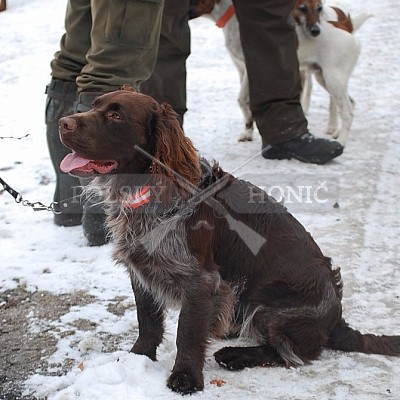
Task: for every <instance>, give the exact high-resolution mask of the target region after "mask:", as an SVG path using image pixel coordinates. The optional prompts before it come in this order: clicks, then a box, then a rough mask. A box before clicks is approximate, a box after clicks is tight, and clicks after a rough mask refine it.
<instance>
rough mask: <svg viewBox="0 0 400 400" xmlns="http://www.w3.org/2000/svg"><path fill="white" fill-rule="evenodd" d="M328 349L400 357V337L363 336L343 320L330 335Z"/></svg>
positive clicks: (369, 334)
mask: <svg viewBox="0 0 400 400" xmlns="http://www.w3.org/2000/svg"><path fill="white" fill-rule="evenodd" d="M327 347H328V348H330V349H332V350H342V351H349V352H352V351H354V352H359V353H368V354H384V355H387V356H400V336H386V335H382V336H377V335H373V334H371V333H367V334H362V333H360V332H359V331H357V330H355V329H352V328H350V327H349V325H348V324H347V323H346V322H345V320H344V319H342V320H341V321H340V322H338V324H337V325H336V326H335V328H334V329H333V331H332V332H331V334H330V338H329V342H328V344H327Z"/></svg>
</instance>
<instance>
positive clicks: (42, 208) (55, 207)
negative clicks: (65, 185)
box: [0, 178, 79, 214]
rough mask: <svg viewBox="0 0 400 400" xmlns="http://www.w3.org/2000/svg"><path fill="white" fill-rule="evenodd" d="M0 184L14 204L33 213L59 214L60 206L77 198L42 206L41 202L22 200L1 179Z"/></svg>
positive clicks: (17, 193)
mask: <svg viewBox="0 0 400 400" xmlns="http://www.w3.org/2000/svg"><path fill="white" fill-rule="evenodd" d="M0 183H1V184H2V185H3V189H4V190H5V191H6V192H7V193H9V194H10V195H11V196H12V197H14V200H15V202H16V203H18V204H21V205H22V206H24V207H31V208H32V209H33V210H34V211H52V212H53V213H54V214H61V213H62V211H60V206H61V205H63V206H65V204H66V203H67V202H68V201H69V200H73V199H75V198H77V197H79V196H74V197H71V198H70V199H66V200H63V201H62V202H56V201H53V202H52V203H50V204H49V205H48V206H47V205H46V204H43V203H42V202H41V201H35V202H33V203H32V202H30V201H29V200H24V199H23V197H22V195H21V193H19V192H17V191H16V190H14V189H13V188H12V187H11V186H10V185H9V184H7V183H6V182H5V181H4V180H3V179H1V178H0Z"/></svg>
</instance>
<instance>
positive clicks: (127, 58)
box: [76, 0, 163, 246]
mask: <svg viewBox="0 0 400 400" xmlns="http://www.w3.org/2000/svg"><path fill="white" fill-rule="evenodd" d="M162 10H163V0H151V1H144V0H118V1H116V2H110V1H109V0H92V1H91V14H92V29H91V32H90V39H91V44H90V48H89V49H88V51H87V53H86V60H85V65H84V66H83V67H82V70H81V71H80V73H79V75H78V76H77V79H76V82H77V85H78V92H79V95H78V100H77V103H76V111H77V112H84V111H87V110H88V109H90V107H91V104H92V103H93V101H94V99H95V98H96V97H98V96H99V95H101V94H104V93H107V92H110V91H113V90H117V89H119V88H120V87H122V86H123V85H125V84H128V85H130V86H132V87H133V88H135V89H136V90H138V89H139V86H140V83H141V82H142V81H143V80H145V79H148V78H149V76H150V75H151V73H152V71H153V68H154V63H155V60H156V55H157V49H158V41H159V35H160V27H161V17H162ZM81 183H82V185H85V184H87V183H88V181H87V180H82V181H81ZM104 222H105V213H104V210H103V206H102V197H101V195H99V196H90V198H86V197H85V198H84V199H83V218H82V225H83V230H84V234H85V236H86V238H87V240H88V243H89V245H92V246H93V245H101V244H103V243H105V241H106V236H107V232H106V230H105V224H104Z"/></svg>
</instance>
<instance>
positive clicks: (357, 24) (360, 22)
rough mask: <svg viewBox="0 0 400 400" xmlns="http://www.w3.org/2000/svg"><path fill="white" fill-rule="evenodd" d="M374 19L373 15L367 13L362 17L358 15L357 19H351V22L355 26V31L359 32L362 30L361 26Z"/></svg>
mask: <svg viewBox="0 0 400 400" xmlns="http://www.w3.org/2000/svg"><path fill="white" fill-rule="evenodd" d="M371 17H373V15H372V14H367V13H362V14H360V15H357V17H351V22H352V24H353V30H354V31H357V30H358V29H360V28H361V26H362V25H363V24H364V22H365V21H366V20H367V19H369V18H371Z"/></svg>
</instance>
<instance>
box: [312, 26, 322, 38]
mask: <svg viewBox="0 0 400 400" xmlns="http://www.w3.org/2000/svg"><path fill="white" fill-rule="evenodd" d="M310 33H311V36H313V37H316V36H318V35H319V34H320V33H321V28H320V27H319V26H317V25H313V26H312V27H311V28H310Z"/></svg>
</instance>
